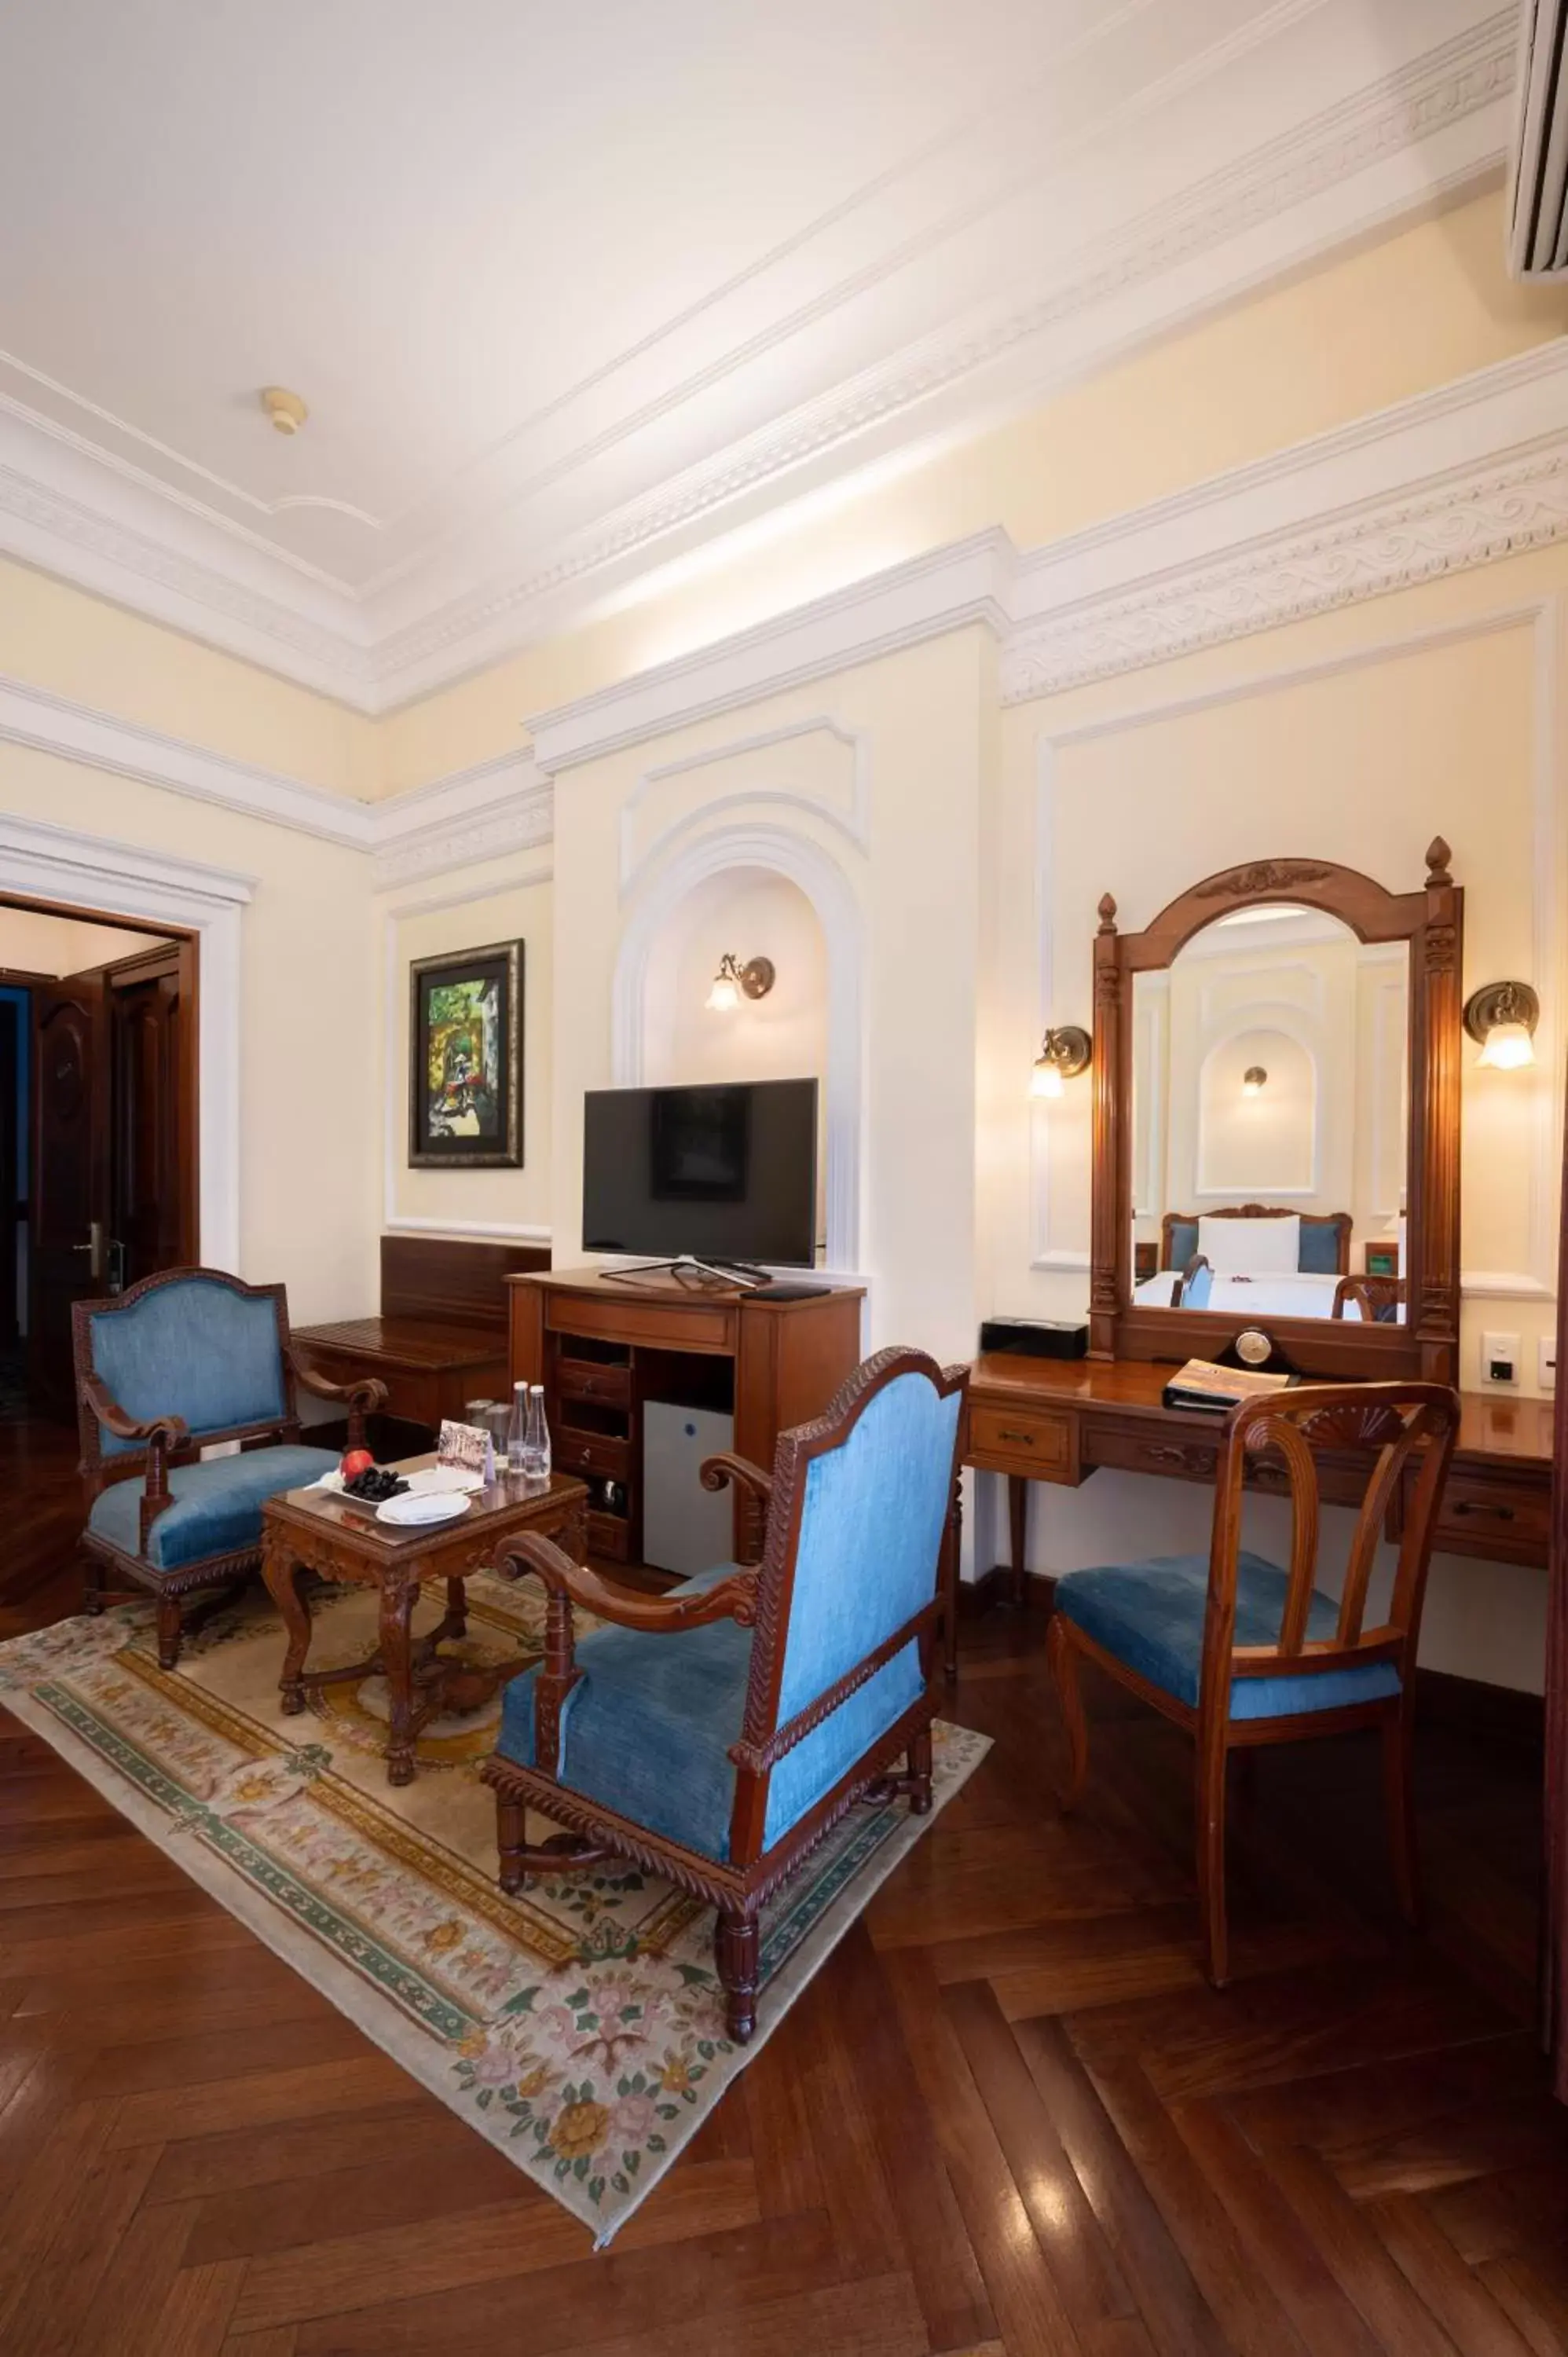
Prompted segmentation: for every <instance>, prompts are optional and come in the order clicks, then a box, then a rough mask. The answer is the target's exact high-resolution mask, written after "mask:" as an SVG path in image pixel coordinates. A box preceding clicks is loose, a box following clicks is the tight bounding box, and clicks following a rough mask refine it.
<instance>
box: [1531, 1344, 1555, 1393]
mask: <svg viewBox="0 0 1568 2357" xmlns="http://www.w3.org/2000/svg"><path fill="white" fill-rule="evenodd" d="M1535 1380H1536V1382H1537V1383H1539V1384H1540V1385H1541V1390H1542V1391H1543V1392H1554V1391H1555V1390H1556V1389H1557V1337H1556V1335H1555V1334H1538V1335H1537V1336H1536V1338H1535Z"/></svg>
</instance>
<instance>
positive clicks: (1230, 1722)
mask: <svg viewBox="0 0 1568 2357" xmlns="http://www.w3.org/2000/svg"><path fill="white" fill-rule="evenodd" d="M1458 1423H1459V1395H1458V1394H1457V1393H1456V1392H1454V1391H1450V1390H1448V1389H1446V1388H1445V1387H1444V1385H1443V1384H1441V1383H1338V1384H1335V1383H1318V1384H1313V1385H1310V1386H1308V1385H1305V1384H1303V1385H1302V1386H1300V1387H1299V1388H1294V1389H1291V1390H1289V1391H1284V1392H1276V1393H1273V1394H1271V1395H1270V1396H1269V1397H1267V1398H1263V1399H1255V1400H1246V1401H1243V1402H1242V1404H1241V1405H1240V1407H1235V1408H1232V1409H1231V1410H1230V1414H1229V1415H1227V1417H1226V1419H1225V1424H1224V1427H1223V1437H1222V1438H1221V1442H1220V1448H1219V1457H1218V1459H1217V1462H1216V1465H1215V1483H1214V1523H1213V1531H1212V1535H1211V1538H1210V1543H1209V1550H1208V1558H1207V1560H1205V1558H1204V1557H1203V1556H1201V1555H1164V1556H1161V1557H1158V1558H1156V1559H1155V1560H1154V1561H1151V1562H1144V1563H1127V1564H1104V1565H1101V1566H1097V1567H1095V1568H1094V1569H1092V1570H1086V1571H1069V1572H1065V1573H1063V1574H1062V1576H1061V1577H1059V1578H1058V1581H1057V1583H1056V1596H1055V1611H1054V1613H1053V1615H1052V1619H1051V1623H1050V1628H1049V1631H1048V1634H1047V1652H1048V1654H1049V1658H1050V1663H1051V1668H1052V1671H1053V1673H1054V1674H1055V1677H1056V1682H1057V1691H1058V1695H1060V1697H1061V1707H1062V1716H1063V1717H1064V1719H1065V1720H1066V1722H1067V1734H1068V1750H1069V1774H1068V1782H1067V1786H1066V1789H1065V1790H1064V1792H1063V1794H1062V1806H1063V1808H1064V1809H1070V1808H1071V1807H1072V1806H1073V1805H1074V1804H1075V1803H1076V1802H1077V1801H1078V1798H1079V1794H1080V1792H1082V1789H1083V1780H1084V1776H1085V1773H1086V1771H1087V1769H1088V1765H1089V1731H1088V1727H1087V1725H1086V1722H1085V1719H1084V1715H1083V1705H1082V1702H1081V1699H1080V1697H1079V1688H1078V1670H1079V1662H1080V1661H1084V1660H1087V1661H1090V1662H1093V1663H1096V1664H1097V1665H1098V1666H1099V1667H1100V1668H1101V1669H1102V1670H1104V1671H1106V1672H1108V1673H1109V1674H1110V1675H1111V1676H1112V1677H1113V1678H1115V1679H1116V1680H1118V1682H1119V1683H1120V1684H1122V1685H1124V1686H1127V1687H1129V1688H1130V1689H1131V1691H1132V1692H1133V1694H1135V1695H1139V1696H1140V1697H1141V1698H1142V1699H1143V1700H1144V1702H1147V1703H1152V1704H1153V1705H1154V1706H1155V1709H1156V1710H1158V1711H1163V1712H1164V1714H1165V1717H1167V1718H1170V1719H1174V1720H1175V1721H1176V1725H1177V1726H1178V1727H1184V1728H1185V1729H1186V1730H1187V1733H1188V1734H1189V1735H1192V1736H1194V1737H1196V1738H1197V1782H1196V1792H1195V1799H1196V1816H1197V1889H1198V1900H1199V1905H1200V1908H1201V1910H1202V1917H1203V1948H1204V1969H1205V1970H1206V1972H1207V1973H1208V1978H1209V1979H1210V1980H1211V1981H1212V1982H1213V1984H1214V1986H1216V1987H1217V1988H1219V1987H1223V1986H1224V1984H1225V1981H1226V1979H1227V1977H1228V1975H1229V1956H1228V1948H1227V1935H1226V1922H1225V1769H1226V1761H1227V1760H1228V1758H1229V1756H1230V1752H1231V1751H1233V1750H1236V1749H1240V1748H1241V1747H1243V1746H1246V1747H1251V1746H1255V1745H1258V1744H1264V1743H1293V1742H1295V1741H1298V1740H1299V1739H1300V1738H1303V1737H1306V1736H1316V1735H1340V1734H1343V1733H1345V1732H1346V1730H1347V1729H1348V1728H1352V1727H1377V1728H1378V1729H1379V1731H1380V1735H1381V1737H1382V1742H1383V1765H1384V1791H1385V1795H1386V1799H1387V1805H1388V1813H1389V1837H1390V1843H1391V1848H1392V1852H1393V1868H1394V1884H1395V1889H1396V1891H1397V1893H1398V1896H1399V1900H1400V1904H1401V1907H1402V1910H1403V1911H1404V1914H1405V1916H1406V1917H1407V1919H1408V1920H1409V1921H1412V1922H1414V1921H1417V1920H1418V1917H1419V1911H1420V1900H1419V1888H1420V1886H1419V1876H1418V1863H1417V1856H1416V1839H1415V1813H1414V1805H1413V1801H1412V1792H1411V1781H1410V1769H1411V1736H1412V1725H1413V1715H1414V1706H1415V1652H1416V1641H1417V1639H1418V1637H1419V1635H1420V1631H1421V1607H1422V1599H1423V1593H1424V1591H1425V1587H1426V1570H1427V1565H1428V1563H1429V1562H1430V1560H1431V1555H1432V1537H1433V1525H1434V1517H1435V1514H1436V1512H1437V1505H1438V1501H1439V1499H1440V1497H1441V1495H1442V1491H1443V1484H1444V1480H1445V1479H1446V1477H1447V1472H1448V1460H1449V1458H1451V1457H1452V1455H1453V1453H1454V1439H1455V1433H1456V1431H1457V1429H1458ZM1319 1450H1327V1451H1330V1452H1332V1454H1333V1455H1334V1458H1335V1459H1336V1462H1337V1466H1338V1467H1339V1468H1341V1469H1344V1468H1346V1467H1350V1468H1357V1469H1359V1470H1358V1471H1357V1473H1356V1474H1355V1476H1354V1479H1355V1480H1359V1479H1360V1478H1361V1476H1362V1475H1364V1476H1365V1486H1364V1488H1363V1490H1362V1495H1361V1502H1360V1511H1359V1515H1358V1517H1357V1521H1356V1525H1355V1529H1354V1531H1353V1533H1352V1535H1351V1540H1350V1548H1349V1554H1348V1558H1347V1566H1346V1574H1345V1586H1344V1590H1343V1593H1342V1596H1341V1598H1340V1599H1339V1601H1338V1602H1336V1601H1335V1600H1334V1598H1332V1597H1329V1596H1326V1595H1325V1594H1324V1593H1323V1592H1322V1590H1321V1589H1319V1588H1318V1587H1317V1586H1316V1568H1317V1557H1318V1522H1319V1513H1318V1505H1319V1497H1318V1490H1319V1483H1318V1465H1317V1458H1316V1452H1317V1451H1319ZM1249 1470H1251V1472H1252V1473H1253V1475H1254V1477H1255V1478H1261V1479H1262V1480H1265V1481H1267V1482H1269V1484H1270V1486H1283V1487H1285V1488H1287V1489H1288V1492H1289V1496H1290V1502H1291V1551H1290V1564H1289V1567H1288V1569H1282V1568H1281V1567H1280V1566H1278V1565H1276V1564H1273V1563H1270V1562H1267V1561H1266V1560H1265V1559H1264V1558H1263V1557H1262V1556H1261V1555H1253V1554H1251V1553H1249V1552H1247V1551H1245V1550H1243V1548H1242V1546H1241V1491H1242V1483H1243V1480H1245V1478H1246V1476H1247V1474H1248V1472H1249ZM1282 1477H1283V1482H1282ZM1337 1486H1338V1485H1337ZM1390 1512H1392V1513H1393V1515H1394V1517H1395V1520H1396V1523H1398V1525H1399V1527H1400V1531H1401V1537H1400V1551H1399V1560H1398V1564H1397V1566H1396V1568H1395V1572H1394V1580H1393V1591H1392V1595H1391V1599H1390V1604H1389V1609H1388V1614H1387V1617H1386V1619H1384V1620H1380V1621H1379V1622H1378V1623H1377V1625H1376V1626H1375V1627H1374V1628H1370V1629H1369V1628H1367V1627H1365V1626H1364V1621H1365V1616H1366V1607H1367V1591H1368V1586H1369V1581H1370V1578H1371V1574H1372V1565H1373V1558H1374V1556H1375V1554H1376V1551H1377V1545H1378V1540H1379V1538H1380V1535H1381V1533H1382V1530H1383V1527H1384V1523H1385V1522H1386V1520H1387V1519H1388V1517H1389V1515H1390Z"/></svg>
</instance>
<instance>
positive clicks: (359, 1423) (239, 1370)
mask: <svg viewBox="0 0 1568 2357" xmlns="http://www.w3.org/2000/svg"><path fill="white" fill-rule="evenodd" d="M71 1328H72V1342H73V1346H74V1351H75V1363H76V1400H77V1421H78V1427H79V1429H80V1432H81V1479H82V1484H83V1487H84V1489H85V1491H86V1492H87V1505H88V1519H87V1528H86V1530H85V1531H84V1532H83V1534H82V1542H81V1543H82V1546H83V1548H84V1549H85V1551H86V1555H87V1558H88V1576H87V1593H86V1597H85V1599H84V1601H85V1605H86V1609H87V1610H88V1611H89V1612H101V1611H102V1609H103V1606H104V1604H105V1602H106V1601H108V1600H109V1598H108V1595H107V1593H106V1589H105V1581H104V1574H105V1573H107V1574H108V1575H109V1584H110V1586H111V1587H112V1588H113V1589H114V1590H116V1591H119V1592H126V1591H130V1590H134V1589H137V1588H145V1589H147V1590H149V1591H150V1592H151V1594H153V1595H154V1596H156V1598H157V1606H158V1661H159V1663H160V1665H161V1666H162V1667H163V1668H164V1669H166V1670H172V1669H173V1668H174V1666H175V1663H177V1661H178V1659H179V1648H180V1640H181V1636H182V1633H184V1631H188V1630H190V1629H194V1628H196V1627H197V1626H199V1622H200V1620H202V1619H203V1618H205V1616H206V1613H207V1612H208V1611H209V1610H210V1609H212V1606H213V1604H214V1603H221V1602H222V1601H223V1600H224V1598H226V1597H227V1596H228V1595H229V1594H231V1593H232V1591H233V1590H234V1589H235V1588H236V1587H238V1586H239V1585H240V1584H241V1582H242V1581H243V1580H244V1579H246V1578H247V1577H249V1575H250V1574H251V1573H252V1572H253V1571H255V1570H256V1569H257V1568H258V1567H259V1566H260V1564H261V1559H262V1507H263V1502H264V1501H265V1500H267V1499H268V1498H271V1497H275V1496H276V1494H277V1492H278V1491H280V1490H298V1489H302V1488H303V1487H304V1486H305V1484H306V1482H308V1481H314V1480H316V1479H317V1475H318V1474H322V1473H325V1472H328V1471H329V1470H330V1469H331V1468H332V1467H334V1466H335V1465H336V1464H337V1462H338V1457H337V1453H336V1451H335V1450H332V1449H326V1448H304V1447H302V1446H301V1444H300V1434H299V1418H298V1415H297V1414H296V1412H295V1383H301V1384H303V1385H304V1387H305V1389H306V1391H309V1392H314V1393H315V1394H317V1396H318V1397H319V1398H321V1399H329V1400H336V1401H338V1402H340V1403H341V1404H342V1405H344V1406H345V1407H346V1408H347V1409H348V1412H349V1443H350V1446H351V1447H362V1446H363V1441H364V1419H365V1415H366V1412H367V1410H368V1409H371V1408H373V1407H377V1406H379V1405H380V1404H381V1401H382V1400H384V1399H385V1397H386V1386H385V1384H384V1383H378V1382H377V1381H376V1380H375V1379H374V1378H373V1377H367V1378H366V1379H365V1380H364V1381H363V1382H359V1383H341V1384H339V1383H328V1382H326V1381H325V1379H324V1378H323V1377H322V1376H320V1375H317V1374H316V1373H315V1372H313V1371H312V1370H311V1369H310V1368H309V1367H307V1366H306V1364H305V1363H304V1361H302V1360H300V1359H299V1358H297V1357H296V1356H295V1351H294V1346H293V1344H292V1342H291V1341H290V1340H289V1330H288V1304H287V1301H286V1298H285V1293H284V1288H283V1286H281V1285H242V1283H241V1282H240V1279H239V1278H238V1277H237V1276H228V1275H225V1274H224V1273H223V1271H222V1270H221V1269H216V1268H173V1269H165V1270H163V1271H162V1272H161V1273H160V1274H159V1275H156V1276H146V1277H144V1278H143V1279H142V1281H141V1283H140V1284H139V1285H133V1286H130V1287H129V1289H128V1290H127V1291H126V1292H124V1293H122V1294H118V1295H116V1296H115V1297H114V1298H113V1300H109V1301H78V1302H76V1303H74V1304H73V1305H72V1308H71ZM222 1440H236V1441H238V1442H239V1443H240V1449H241V1453H240V1454H239V1455H237V1456H224V1457H213V1458H206V1459H205V1460H203V1459H202V1458H200V1457H199V1453H198V1452H199V1450H201V1449H202V1448H208V1447H209V1446H210V1445H211V1444H212V1443H213V1442H215V1441H222ZM138 1475H145V1480H141V1481H138V1480H137V1479H136V1477H137V1476H138ZM213 1589H216V1590H219V1591H220V1593H219V1594H218V1595H216V1596H215V1597H213V1598H212V1599H211V1600H210V1601H209V1602H205V1603H203V1604H202V1605H201V1606H200V1607H199V1608H197V1609H193V1610H190V1611H186V1609H185V1607H184V1603H183V1599H184V1598H187V1597H188V1596H193V1595H198V1594H200V1593H201V1592H202V1591H205V1590H213ZM182 1613H184V1615H185V1617H184V1618H183V1620H182Z"/></svg>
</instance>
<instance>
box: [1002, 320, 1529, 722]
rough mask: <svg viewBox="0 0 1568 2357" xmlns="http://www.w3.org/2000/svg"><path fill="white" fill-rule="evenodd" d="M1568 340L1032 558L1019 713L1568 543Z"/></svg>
mask: <svg viewBox="0 0 1568 2357" xmlns="http://www.w3.org/2000/svg"><path fill="white" fill-rule="evenodd" d="M1565 404H1568V338H1558V339H1556V340H1554V341H1553V342H1552V343H1550V344H1544V345H1541V346H1539V347H1538V348H1537V349H1536V350H1532V351H1530V352H1526V353H1523V354H1521V355H1520V358H1519V359H1517V360H1514V361H1504V362H1502V363H1501V364H1500V365H1499V366H1498V367H1496V368H1493V369H1484V370H1480V371H1477V373H1476V374H1475V375H1473V376H1469V377H1465V378H1461V379H1460V380H1459V381H1458V382H1456V383H1455V384H1452V385H1445V386H1444V387H1442V388H1440V389H1439V390H1438V391H1437V392H1435V393H1425V394H1422V395H1420V396H1419V397H1418V398H1417V399H1415V400H1413V401H1409V402H1402V403H1401V404H1398V405H1397V406H1395V407H1393V408H1390V409H1387V410H1383V411H1380V412H1379V413H1378V414H1375V415H1374V416H1371V417H1369V418H1363V419H1359V420H1358V421H1357V423H1356V424H1355V425H1351V426H1348V427H1346V428H1345V429H1343V430H1342V431H1340V432H1338V433H1335V434H1328V435H1323V436H1317V437H1316V438H1315V439H1314V440H1312V441H1310V442H1305V443H1301V444H1298V445H1297V446H1296V447H1294V449H1292V450H1287V451H1282V452H1280V453H1278V454H1276V455H1275V456H1274V457H1271V458H1269V459H1267V460H1264V461H1263V462H1262V463H1261V464H1260V465H1258V466H1255V467H1249V468H1240V469H1238V470H1236V471H1235V472H1234V473H1232V474H1230V475H1224V476H1220V477H1218V478H1216V479H1215V480H1214V481H1212V482H1210V483H1208V484H1203V485H1200V486H1198V487H1197V488H1196V489H1195V490H1188V491H1184V492H1182V493H1180V494H1179V495H1177V496H1176V498H1175V499H1172V500H1162V501H1158V502H1156V503H1155V504H1154V505H1153V506H1151V507H1148V508H1144V509H1142V510H1140V511H1136V512H1134V513H1133V514H1131V515H1128V516H1125V517H1118V518H1115V519H1113V520H1112V522H1109V523H1107V524H1104V525H1101V526H1098V527H1096V528H1095V529H1094V530H1093V531H1091V532H1088V533H1079V534H1077V535H1075V536H1074V537H1073V538H1072V539H1070V540H1066V541H1061V542H1058V543H1057V544H1054V545H1053V546H1051V547H1049V548H1046V549H1041V550H1038V551H1036V552H1034V553H1033V554H1030V555H1028V556H1026V557H1024V558H1023V559H1022V560H1021V561H1020V564H1019V568H1018V602H1017V611H1018V615H1019V624H1018V627H1017V628H1016V629H1015V630H1014V631H1013V632H1012V633H1011V635H1010V636H1009V638H1008V640H1007V642H1006V644H1005V646H1004V651H1003V655H1002V666H1001V677H1002V694H1003V700H1004V703H1008V704H1015V703H1019V702H1022V701H1024V700H1026V699H1027V698H1029V697H1033V696H1040V695H1054V694H1059V693H1060V692H1061V691H1062V690H1064V689H1066V688H1069V687H1078V686H1081V685H1083V684H1085V683H1087V682H1089V681H1090V680H1094V679H1103V678H1107V677H1109V676H1111V675H1112V674H1113V673H1117V672H1123V671H1130V670H1135V669H1140V668H1142V667H1143V666H1144V665H1145V664H1148V663H1155V662H1168V661H1170V660H1171V659H1172V658H1173V657H1175V656H1177V655H1182V654H1188V653H1191V652H1192V651H1194V650H1195V649H1197V648H1199V647H1204V646H1212V645H1215V644H1217V643H1218V642H1219V641H1220V640H1226V639H1235V638H1241V637H1244V636H1247V635H1248V634H1250V633H1251V632H1252V631H1254V630H1270V629H1273V628H1274V627H1276V626H1277V625H1279V624H1281V623H1284V622H1294V621H1300V620H1302V619H1305V618H1306V617H1307V616H1309V615H1313V614H1319V613H1323V612H1326V611H1327V610H1328V608H1331V607H1335V606H1343V605H1348V604H1351V603H1354V602H1356V601H1358V600H1359V599H1361V598H1365V597H1380V596H1382V595H1383V594H1385V593H1386V592H1388V591H1390V590H1395V589H1402V588H1408V587H1411V586H1412V584H1413V583H1416V582H1418V581H1423V580H1429V579H1431V578H1432V577H1433V576H1434V575H1437V574H1440V573H1452V572H1458V571H1462V570H1464V569H1466V567H1468V566H1471V565H1483V564H1486V563H1487V562H1489V561H1490V560H1491V559H1493V558H1495V557H1499V556H1511V555H1515V554H1519V553H1520V551H1521V550H1524V549H1527V548H1534V547H1540V546H1542V545H1544V544H1547V543H1548V542H1551V541H1554V540H1557V539H1560V538H1562V537H1563V534H1564V533H1568V428H1564V426H1563V423H1562V421H1563V417H1564V414H1568V408H1565Z"/></svg>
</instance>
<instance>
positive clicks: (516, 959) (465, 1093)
mask: <svg viewBox="0 0 1568 2357" xmlns="http://www.w3.org/2000/svg"><path fill="white" fill-rule="evenodd" d="M408 974H409V1011H408V1064H409V1071H408V1159H409V1167H410V1168H412V1169H415V1170H446V1169H468V1170H508V1169H510V1170H516V1169H519V1168H521V1164H522V943H521V942H491V944H490V945H489V948H488V949H482V950H462V951H458V952H450V951H449V952H446V954H445V955H443V956H441V957H427V958H415V959H413V962H412V963H411V964H410V966H409V970H408Z"/></svg>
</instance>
